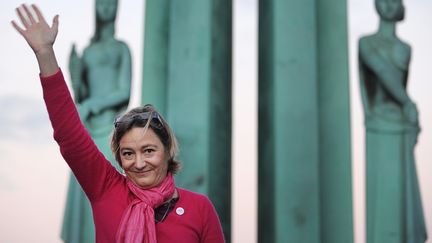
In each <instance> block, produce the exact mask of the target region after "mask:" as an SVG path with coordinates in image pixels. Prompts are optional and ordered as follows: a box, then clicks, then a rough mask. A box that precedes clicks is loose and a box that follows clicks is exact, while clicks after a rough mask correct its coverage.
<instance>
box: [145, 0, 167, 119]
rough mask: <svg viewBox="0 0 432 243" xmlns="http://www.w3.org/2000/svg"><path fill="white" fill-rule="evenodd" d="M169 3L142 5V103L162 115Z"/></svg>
mask: <svg viewBox="0 0 432 243" xmlns="http://www.w3.org/2000/svg"><path fill="white" fill-rule="evenodd" d="M170 2H171V1H170V0H157V1H156V0H149V1H146V6H145V29H144V39H145V41H144V55H143V56H144V60H143V74H142V75H143V81H142V93H141V94H142V98H141V103H142V104H153V105H154V106H155V107H156V108H157V109H158V110H159V111H160V112H161V113H162V114H164V115H166V109H167V107H166V94H167V77H168V54H169V52H168V42H169V8H170Z"/></svg>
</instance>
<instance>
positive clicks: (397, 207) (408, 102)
mask: <svg viewBox="0 0 432 243" xmlns="http://www.w3.org/2000/svg"><path fill="white" fill-rule="evenodd" d="M375 6H376V9H377V12H378V14H379V16H380V23H379V29H378V31H377V32H376V33H375V34H372V35H369V36H365V37H362V38H361V39H360V41H359V68H360V87H361V95H362V101H363V108H364V114H365V125H366V178H367V179H366V180H367V187H366V190H367V202H366V205H367V220H366V221H367V242H368V243H420V242H421V243H423V242H425V241H426V238H427V236H426V229H425V223H424V217H423V210H422V204H421V197H420V191H419V185H418V181H417V175H416V169H415V158H414V148H415V145H416V143H417V137H418V134H419V132H420V127H419V120H418V111H417V106H416V105H415V103H414V102H413V101H412V99H411V98H410V97H409V95H408V93H407V80H408V69H409V63H410V58H411V48H410V46H409V45H408V44H406V43H404V42H403V41H401V40H400V39H399V38H398V37H397V35H396V22H398V21H401V20H403V18H404V6H403V4H402V1H401V0H375Z"/></svg>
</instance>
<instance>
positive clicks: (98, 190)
mask: <svg viewBox="0 0 432 243" xmlns="http://www.w3.org/2000/svg"><path fill="white" fill-rule="evenodd" d="M40 79H41V83H42V89H43V97H44V100H45V104H46V107H47V110H48V115H49V118H50V120H51V125H52V127H53V129H54V139H55V140H56V142H57V143H58V145H59V146H60V152H61V154H62V156H63V158H64V159H65V160H66V162H67V163H68V165H69V167H70V168H71V169H72V172H73V173H74V175H75V176H76V178H77V180H78V182H79V183H80V185H81V186H82V188H83V190H84V192H85V193H86V195H87V197H88V198H89V199H90V201H95V200H97V199H98V198H100V197H101V196H102V194H103V192H104V191H106V190H108V188H109V187H110V186H111V185H112V183H113V182H114V181H115V180H118V179H119V178H121V175H120V174H119V173H118V172H117V171H116V169H115V168H114V167H112V166H111V164H110V163H109V161H107V160H106V159H105V157H104V155H103V154H102V153H101V152H100V151H99V150H98V148H97V147H96V145H95V143H94V142H93V140H92V138H91V137H90V135H89V133H88V132H87V130H86V129H85V127H84V125H83V124H82V122H81V120H80V118H79V115H78V112H77V110H76V107H75V104H74V102H73V100H72V97H71V95H70V93H69V89H68V87H67V85H66V82H65V80H64V77H63V74H62V72H61V70H60V69H59V70H58V71H57V73H55V74H54V75H52V76H48V77H42V76H41V77H40ZM110 183H111V184H110Z"/></svg>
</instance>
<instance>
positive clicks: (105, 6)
mask: <svg viewBox="0 0 432 243" xmlns="http://www.w3.org/2000/svg"><path fill="white" fill-rule="evenodd" d="M116 13H117V0H96V14H97V16H98V19H100V20H102V21H114V19H115V16H116Z"/></svg>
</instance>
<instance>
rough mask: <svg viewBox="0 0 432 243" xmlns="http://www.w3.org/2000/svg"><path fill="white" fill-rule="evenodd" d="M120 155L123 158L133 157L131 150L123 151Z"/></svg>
mask: <svg viewBox="0 0 432 243" xmlns="http://www.w3.org/2000/svg"><path fill="white" fill-rule="evenodd" d="M122 157H123V158H124V159H133V153H132V152H131V151H124V152H123V153H122Z"/></svg>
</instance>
